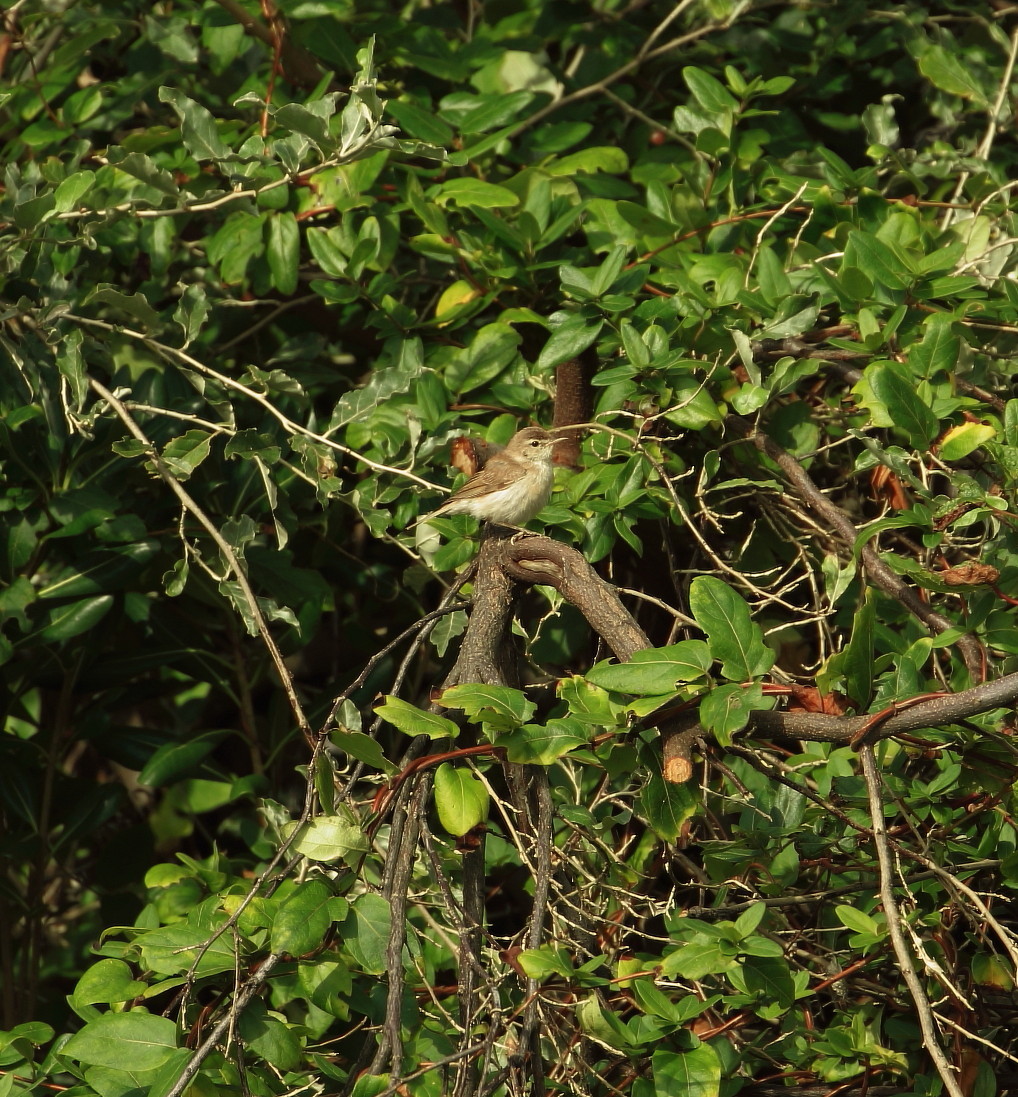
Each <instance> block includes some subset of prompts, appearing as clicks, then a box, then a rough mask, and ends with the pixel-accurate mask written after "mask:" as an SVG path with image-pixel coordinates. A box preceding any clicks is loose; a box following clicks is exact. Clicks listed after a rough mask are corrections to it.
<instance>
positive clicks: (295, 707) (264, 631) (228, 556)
mask: <svg viewBox="0 0 1018 1097" xmlns="http://www.w3.org/2000/svg"><path fill="white" fill-rule="evenodd" d="M89 385H90V386H91V388H92V390H93V391H94V392H96V393H98V395H99V396H101V397H102V398H103V399H104V400H105V401H106V403H107V404H109V406H110V407H111V408H112V409H113V411H114V412H115V413H116V414H117V417H118V418H119V419H120V421H121V422H122V423H123V424H124V426H125V427H126V428H127V430H128V433H130V434H131V435H133V437H134V438H136V439H137V440H138V441H139V442H141V443H142V445H143V446H145V448H146V449H147V450H148V456H149V459H150V460H151V461H152V464H153V465H154V466H155V469H156V472H158V473H159V475H160V477H161V478H162V480H163V482H164V483H165V484H166V486H167V487H168V488H169V489H170V490H171V491H172V492H173V494H174V495H176V497H177V498H178V499H179V500H180V503H181V505H182V506H183V507H184V509H185V510H187V511H188V512H189V513H190V514H192V515H193V516H194V518H195V519H196V520H197V521H198V523H199V524H200V525H201V526H202V528H203V529H204V530H205V531H206V532H207V533H208V535H209V536H210V537H211V538H212V540H213V541H214V542H215V544H216V547H217V548H218V549H219V551H220V552H221V553H222V555H223V559H224V560H225V561H226V562H227V564H228V565H229V567H230V571H231V572H232V573H233V576H234V578H235V579H236V582H237V586H238V587H240V590H241V593H242V594H243V596H244V602H245V604H246V605H247V608H248V612H249V613H250V614H251V619H252V620H253V621H254V623H255V627H256V628H257V629H258V634H259V635H260V636H261V638H262V642H263V643H264V644H265V647H266V649H267V650H268V653H269V656H270V658H271V659H272V662H273V664H274V666H275V668H276V673H277V674H278V675H279V680H280V682H281V683H282V686H283V690H284V691H285V693H286V697H287V700H288V701H289V703H290V710H291V711H292V712H293V715H294V718H295V719H296V721H297V726H298V727H299V728H300V730H301V732H302V734H303V735H304V738H305V739H306V740H307V742H308V743H309V744H310V745H311V746H312V747H314V742H315V738H314V735H313V734H312V731H311V724H310V723H309V721H308V718H307V716H306V715H305V714H304V708H303V706H302V705H301V703H300V700H299V698H298V697H297V691H296V689H295V688H294V684H293V678H292V677H291V675H290V671H289V668H288V667H287V665H286V662H285V661H284V659H283V653H282V652H281V651H280V650H279V646H278V645H277V644H276V641H275V640H274V639H273V637H272V633H271V632H270V631H269V625H268V622H267V621H266V620H265V615H264V614H263V613H262V610H261V606H259V605H258V599H257V597H256V596H255V592H254V591H253V590H252V588H251V584H250V583H249V582H248V578H247V574H246V573H245V571H244V568H243V566H242V565H241V562H240V560H239V559H238V558H237V554H236V553H235V552H234V551H233V547H232V546H231V545H230V543H229V542H228V541H227V540H226V538H225V537H224V536H223V535H222V534H221V533H220V532H219V530H218V529H217V527H216V525H215V523H214V522H213V521H212V519H211V518H209V516H208V515H207V514H206V513H205V511H204V510H203V509H202V508H201V507H200V506H199V505H198V504H197V503H196V502H195V500H194V499H193V498H192V496H191V495H190V494H189V493H188V492H187V491H186V489H185V488H184V486H183V485H182V484H181V482H180V481H179V480H178V479H177V477H176V476H174V475H173V473H172V472H171V471H170V469H169V467H168V466H167V464H166V462H165V461H163V459H162V457H161V456H160V455H159V451H158V450H157V449H156V446H155V443H154V442H153V441H152V440H151V439H150V438H149V437H148V436H147V435H146V434H145V432H144V431H143V430H142V429H141V427H139V426H138V424H137V423H136V422H135V421H134V418H133V417H132V416H131V414H130V413H129V412H128V410H127V408H125V407H124V405H123V403H122V402H121V401H120V400H118V399H117V397H116V396H114V395H113V393H112V392H110V390H109V389H108V388H106V386H105V385H103V384H101V383H100V382H99V381H96V380H95V378H94V377H90V378H89Z"/></svg>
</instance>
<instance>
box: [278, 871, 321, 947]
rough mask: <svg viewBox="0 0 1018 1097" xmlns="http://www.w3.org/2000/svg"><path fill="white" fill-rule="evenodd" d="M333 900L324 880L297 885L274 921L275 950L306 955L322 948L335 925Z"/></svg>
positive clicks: (281, 906)
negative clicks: (327, 934)
mask: <svg viewBox="0 0 1018 1097" xmlns="http://www.w3.org/2000/svg"><path fill="white" fill-rule="evenodd" d="M332 898H333V896H332V890H331V889H330V888H329V886H328V885H327V884H326V883H325V882H324V881H322V880H305V881H303V883H299V884H297V886H296V887H295V888H294V889H293V891H291V892H290V894H289V895H287V897H286V898H285V899H284V900H283V901H282V903H281V904H280V905H279V908H278V909H277V911H276V915H275V917H274V918H273V920H272V937H271V943H270V948H271V949H272V951H273V952H284V953H286V954H287V955H289V956H303V955H304V954H305V953H308V952H313V951H314V950H315V949H317V948H319V947H320V946H321V944H322V942H323V941H324V939H325V935H326V933H327V932H328V931H329V927H330V926H331V925H332V912H331V910H330V904H331V902H332Z"/></svg>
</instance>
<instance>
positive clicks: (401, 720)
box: [374, 697, 459, 739]
mask: <svg viewBox="0 0 1018 1097" xmlns="http://www.w3.org/2000/svg"><path fill="white" fill-rule="evenodd" d="M374 712H375V715H376V716H381V717H382V719H383V720H387V721H388V722H389V723H390V724H392V726H393V727H394V728H398V729H399V730H400V731H402V732H403V733H404V734H406V735H427V736H428V737H429V738H430V739H445V738H449V739H455V738H456V736H457V735H458V734H459V728H458V727H457V726H456V725H455V724H454V723H453V722H452V720H450V719H448V718H447V717H445V716H439V715H438V713H436V712H424V711H423V710H422V709H419V708H416V707H415V706H414V705H411V704H409V703H408V702H407V701H403V700H401V699H400V698H399V697H386V699H385V700H384V701H383V702H382V704H380V705H376V706H375V708H374Z"/></svg>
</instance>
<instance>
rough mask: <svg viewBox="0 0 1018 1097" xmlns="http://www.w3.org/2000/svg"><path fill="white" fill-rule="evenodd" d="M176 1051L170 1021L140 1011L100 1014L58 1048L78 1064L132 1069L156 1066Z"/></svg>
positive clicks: (172, 1024)
mask: <svg viewBox="0 0 1018 1097" xmlns="http://www.w3.org/2000/svg"><path fill="white" fill-rule="evenodd" d="M176 1050H177V1026H176V1025H175V1024H174V1022H173V1021H171V1020H169V1019H168V1018H166V1017H154V1016H153V1015H152V1014H150V1013H145V1012H143V1011H141V1010H133V1011H132V1012H130V1013H104V1014H101V1015H100V1016H99V1017H96V1018H95V1019H94V1020H92V1021H89V1023H88V1024H87V1025H85V1027H84V1028H83V1029H81V1030H80V1031H79V1032H76V1033H75V1034H74V1035H73V1036H72V1037H71V1038H70V1039H69V1040H68V1041H67V1043H66V1044H64V1045H63V1047H62V1048H61V1049H60V1051H61V1054H62V1055H64V1056H66V1057H67V1058H70V1059H76V1060H77V1061H78V1062H79V1063H89V1064H92V1065H94V1066H106V1067H117V1068H119V1069H121V1070H132V1071H138V1070H154V1069H157V1068H158V1067H161V1066H162V1065H163V1064H164V1063H165V1062H167V1060H169V1059H170V1057H171V1056H172V1055H173V1054H174V1052H175V1051H176Z"/></svg>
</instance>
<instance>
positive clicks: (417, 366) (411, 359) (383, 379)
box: [329, 338, 425, 433]
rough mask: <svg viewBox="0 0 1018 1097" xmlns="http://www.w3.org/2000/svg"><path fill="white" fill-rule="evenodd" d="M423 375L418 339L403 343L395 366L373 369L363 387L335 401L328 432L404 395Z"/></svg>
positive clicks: (421, 352) (420, 348) (422, 358)
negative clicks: (394, 397)
mask: <svg viewBox="0 0 1018 1097" xmlns="http://www.w3.org/2000/svg"><path fill="white" fill-rule="evenodd" d="M424 372H425V370H424V354H423V351H422V347H421V341H420V339H418V338H411V339H407V340H405V341H403V342H402V343H401V344H400V348H399V357H398V359H397V360H396V362H395V363H393V364H392V365H388V366H379V367H376V368H375V369H374V370H373V371H372V374H371V377H370V379H369V380H368V382H367V383H366V384H365V385H362V386H361V387H360V388H357V389H353V390H352V391H351V392H346V393H344V394H343V395H342V396H341V397H340V398H339V400H337V401H336V406H335V408H333V411H332V418H331V420H330V421H329V432H330V433H331V432H332V431H335V430H338V429H339V428H340V427H344V426H346V425H347V424H348V423H352V422H353V421H354V420H355V419H358V418H360V417H361V416H363V415H364V414H365V413H366V412H367V411H368V410H369V409H371V408H375V407H378V406H379V405H380V404H384V403H385V402H386V401H387V400H390V399H391V398H392V397H393V396H396V395H398V394H400V393H404V392H406V391H407V390H408V389H409V388H410V386H411V385H412V384H413V383H414V381H416V380H417V379H418V378H419V377H420V376H421V375H422V374H423V373H424Z"/></svg>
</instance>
